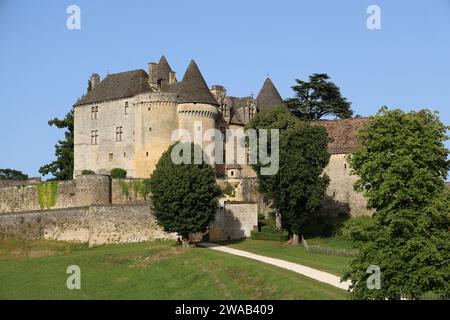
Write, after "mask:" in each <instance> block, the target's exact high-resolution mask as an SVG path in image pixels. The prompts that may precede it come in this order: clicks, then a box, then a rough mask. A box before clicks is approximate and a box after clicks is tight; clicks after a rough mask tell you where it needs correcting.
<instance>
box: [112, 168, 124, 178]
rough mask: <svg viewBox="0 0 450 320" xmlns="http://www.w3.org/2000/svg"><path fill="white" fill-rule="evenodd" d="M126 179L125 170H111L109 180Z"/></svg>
mask: <svg viewBox="0 0 450 320" xmlns="http://www.w3.org/2000/svg"><path fill="white" fill-rule="evenodd" d="M126 177H127V170H124V169H122V168H114V169H112V170H111V178H113V179H125V178H126Z"/></svg>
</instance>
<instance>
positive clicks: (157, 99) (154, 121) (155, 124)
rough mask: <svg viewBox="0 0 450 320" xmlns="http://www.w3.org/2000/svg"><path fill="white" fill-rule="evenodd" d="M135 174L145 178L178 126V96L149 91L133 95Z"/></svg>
mask: <svg viewBox="0 0 450 320" xmlns="http://www.w3.org/2000/svg"><path fill="white" fill-rule="evenodd" d="M135 110H136V118H135V119H136V120H135V121H136V127H135V133H134V137H135V167H136V175H135V177H140V178H147V177H149V176H150V174H151V173H152V172H153V170H154V168H155V166H156V163H157V162H158V160H159V158H160V157H161V154H163V152H164V151H166V150H167V149H168V148H169V146H170V145H171V136H172V132H173V131H174V130H176V129H177V128H178V120H177V119H178V117H177V95H176V94H175V93H168V92H152V93H149V94H144V95H141V96H138V97H136V100H135Z"/></svg>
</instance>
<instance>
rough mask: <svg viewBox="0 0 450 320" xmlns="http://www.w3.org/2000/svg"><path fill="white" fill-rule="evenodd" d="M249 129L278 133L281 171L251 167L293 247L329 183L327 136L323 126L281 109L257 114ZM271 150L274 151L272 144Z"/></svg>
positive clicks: (260, 165)
mask: <svg viewBox="0 0 450 320" xmlns="http://www.w3.org/2000/svg"><path fill="white" fill-rule="evenodd" d="M247 128H253V129H256V130H257V131H258V130H259V129H278V130H279V170H278V172H277V173H276V174H274V175H262V174H261V167H263V166H264V165H263V164H261V162H260V161H258V163H257V164H254V165H252V167H253V169H254V170H255V172H256V174H257V177H258V188H259V190H260V192H261V193H262V194H263V195H264V196H266V197H267V198H268V199H270V200H271V201H272V202H273V207H274V208H275V209H276V210H277V212H278V213H279V214H280V215H281V219H282V225H283V227H284V228H285V229H287V230H288V231H290V232H291V234H293V244H298V242H299V235H300V232H301V228H302V227H303V226H304V225H305V224H306V223H307V222H308V220H309V218H310V217H311V216H312V214H313V213H314V212H315V211H316V210H317V209H318V208H319V206H320V203H321V202H322V200H323V198H324V196H325V191H326V188H327V186H328V183H329V178H328V176H326V175H324V174H323V170H324V168H325V166H326V165H327V164H328V161H329V159H330V154H329V153H328V151H327V145H328V142H329V137H328V134H327V132H326V130H325V129H324V128H323V127H321V126H314V125H311V124H308V123H307V122H304V121H300V120H298V119H297V118H296V117H294V116H293V115H292V114H291V113H290V112H289V111H288V110H286V109H285V108H282V107H273V108H271V109H268V110H265V111H263V112H260V113H258V114H257V115H256V117H255V118H253V119H252V121H251V122H250V124H249V125H248V127H247ZM269 133H270V131H269ZM268 141H270V138H269V140H268ZM268 149H269V152H272V150H271V148H270V144H269V146H268Z"/></svg>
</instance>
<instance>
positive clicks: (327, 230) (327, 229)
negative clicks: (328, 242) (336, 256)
mask: <svg viewBox="0 0 450 320" xmlns="http://www.w3.org/2000/svg"><path fill="white" fill-rule="evenodd" d="M334 231H335V227H334V224H332V223H329V222H327V223H325V226H324V227H323V229H322V232H321V234H320V235H321V236H322V237H324V238H328V237H331V236H332V235H333V233H334Z"/></svg>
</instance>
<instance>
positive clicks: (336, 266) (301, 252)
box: [225, 239, 351, 276]
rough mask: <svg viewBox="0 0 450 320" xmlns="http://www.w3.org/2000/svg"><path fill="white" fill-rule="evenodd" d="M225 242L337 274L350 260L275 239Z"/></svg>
mask: <svg viewBox="0 0 450 320" xmlns="http://www.w3.org/2000/svg"><path fill="white" fill-rule="evenodd" d="M225 244H226V245H227V246H229V247H232V248H236V249H241V250H245V251H249V252H252V253H256V254H260V255H263V256H267V257H272V258H278V259H282V260H286V261H291V262H295V263H299V264H302V265H305V266H308V267H311V268H315V269H318V270H322V271H326V272H330V273H333V274H335V275H338V276H342V274H343V270H344V269H345V268H346V266H348V264H349V263H350V261H351V257H345V256H337V255H336V256H335V255H325V254H320V253H313V252H308V251H306V250H305V248H303V247H302V246H293V245H291V244H286V243H280V242H275V241H265V240H250V239H247V240H243V241H239V242H231V243H225Z"/></svg>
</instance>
